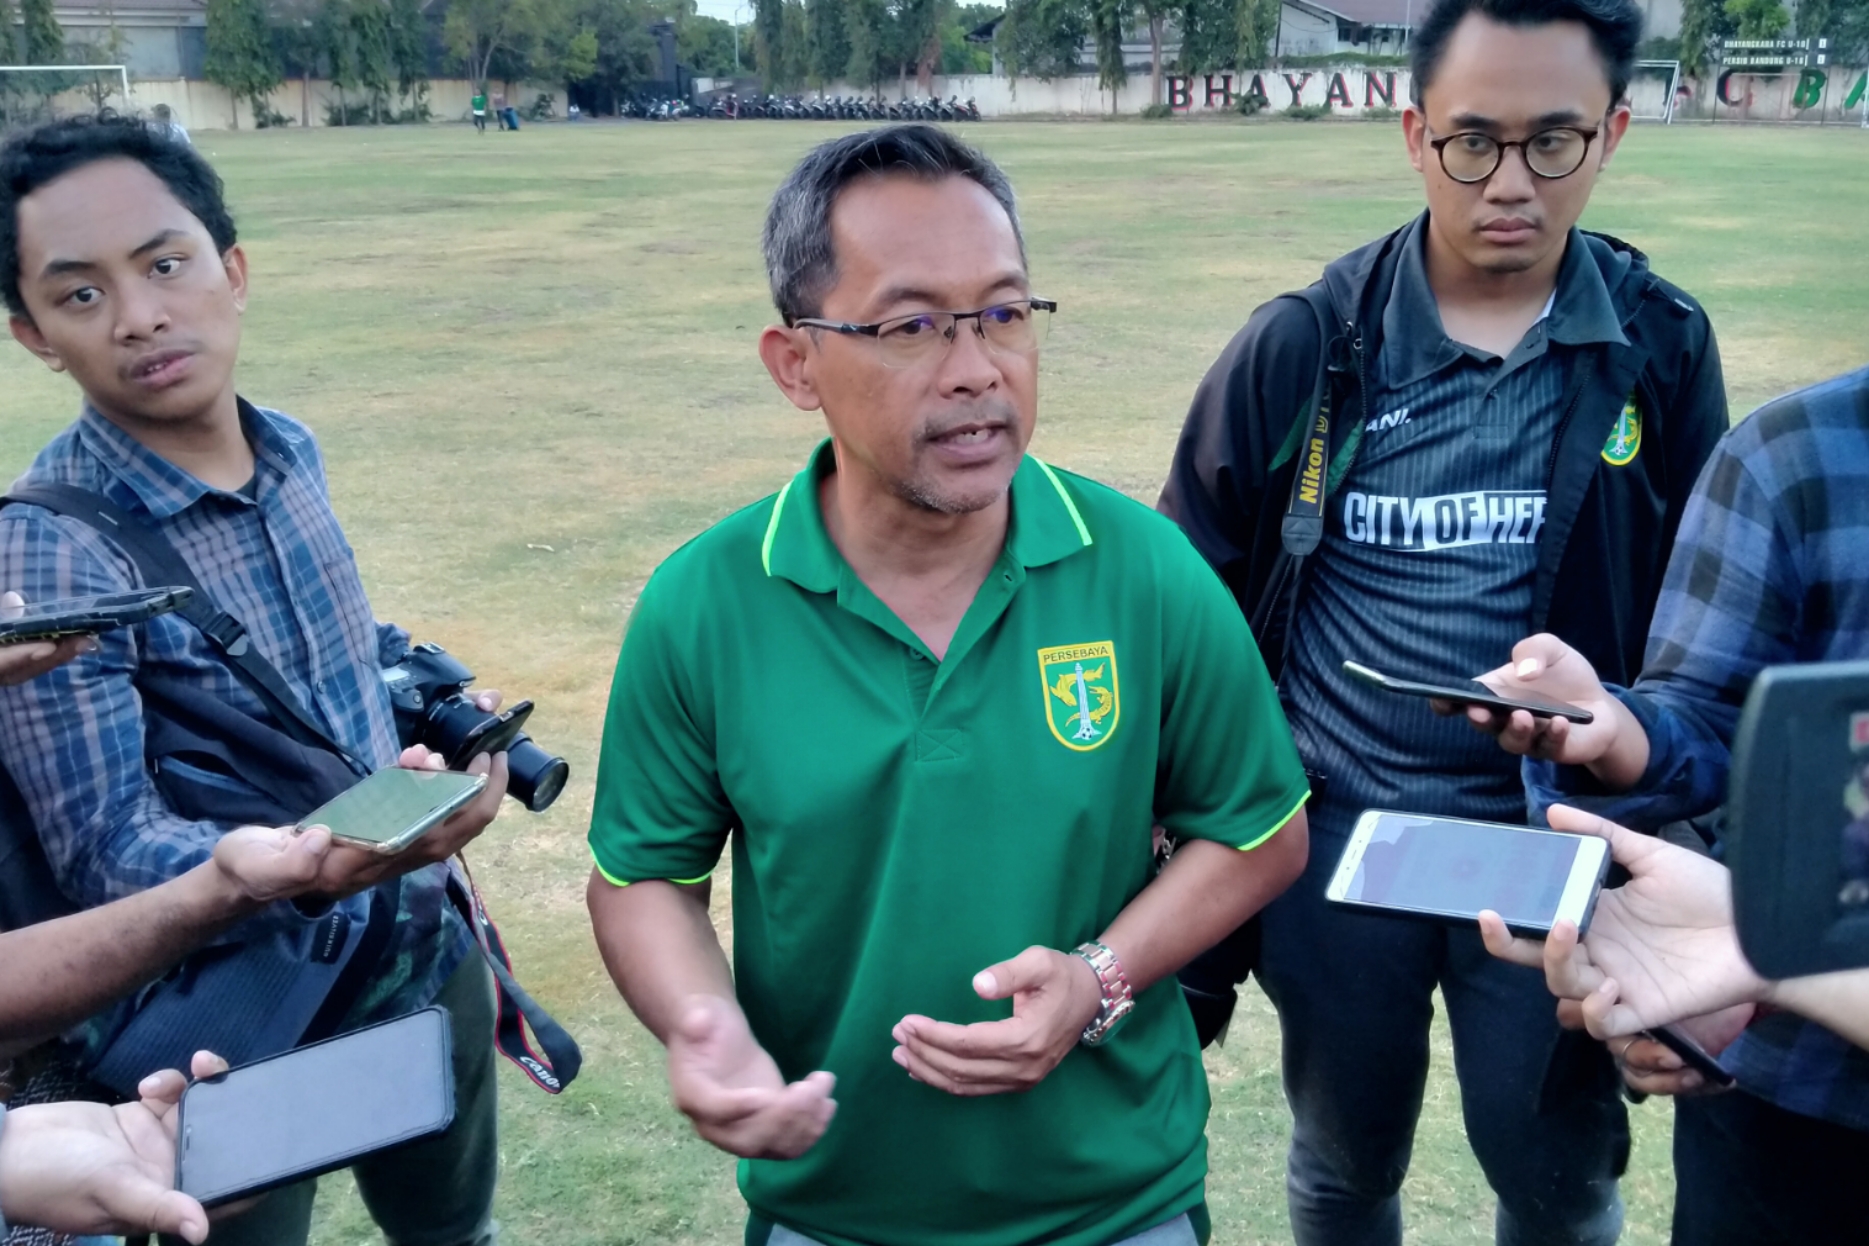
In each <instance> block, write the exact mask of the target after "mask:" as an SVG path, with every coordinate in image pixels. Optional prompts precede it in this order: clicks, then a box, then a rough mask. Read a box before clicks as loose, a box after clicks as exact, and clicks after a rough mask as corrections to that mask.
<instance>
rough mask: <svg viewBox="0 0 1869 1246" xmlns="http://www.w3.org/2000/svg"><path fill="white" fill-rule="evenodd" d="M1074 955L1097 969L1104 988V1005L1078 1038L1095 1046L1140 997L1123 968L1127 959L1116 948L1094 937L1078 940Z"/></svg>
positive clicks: (1098, 982) (1089, 1045)
mask: <svg viewBox="0 0 1869 1246" xmlns="http://www.w3.org/2000/svg"><path fill="white" fill-rule="evenodd" d="M1072 955H1074V956H1081V957H1083V958H1084V960H1085V961H1086V962H1087V963H1088V964H1089V965H1090V967H1091V968H1092V969H1093V970H1095V971H1096V974H1097V984H1098V985H1099V986H1100V987H1102V988H1103V1006H1102V1007H1100V1008H1098V1009H1097V1015H1096V1016H1095V1017H1094V1018H1093V1019H1092V1020H1091V1022H1090V1024H1089V1025H1087V1026H1085V1027H1084V1032H1083V1033H1082V1034H1081V1035H1079V1036H1078V1040H1077V1041H1078V1042H1080V1043H1082V1044H1084V1046H1086V1047H1095V1046H1097V1045H1098V1044H1099V1043H1101V1042H1103V1040H1104V1039H1106V1038H1108V1037H1109V1036H1110V1034H1111V1032H1112V1031H1113V1030H1115V1029H1116V1027H1117V1026H1118V1025H1119V1024H1120V1023H1121V1022H1122V1020H1123V1018H1124V1017H1126V1016H1128V1015H1129V1014H1130V1012H1131V1011H1132V1010H1133V1009H1134V1008H1135V1006H1136V1001H1135V999H1134V998H1133V996H1132V994H1131V992H1130V990H1129V975H1128V974H1126V973H1124V972H1123V962H1122V961H1120V960H1117V959H1116V953H1115V952H1112V951H1111V950H1110V949H1109V948H1107V947H1105V946H1103V944H1101V943H1098V942H1096V941H1095V940H1094V939H1093V940H1092V941H1091V942H1089V943H1080V944H1078V945H1077V947H1075V948H1074V949H1072Z"/></svg>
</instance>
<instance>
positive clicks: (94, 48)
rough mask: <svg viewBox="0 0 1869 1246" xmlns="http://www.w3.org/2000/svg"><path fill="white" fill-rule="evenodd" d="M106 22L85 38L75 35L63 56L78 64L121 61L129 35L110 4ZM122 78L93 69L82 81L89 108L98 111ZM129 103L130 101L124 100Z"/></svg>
mask: <svg viewBox="0 0 1869 1246" xmlns="http://www.w3.org/2000/svg"><path fill="white" fill-rule="evenodd" d="M104 17H105V21H106V25H105V27H104V29H103V30H102V32H100V33H97V34H94V35H92V36H91V37H90V38H88V39H75V40H73V41H72V43H71V46H69V47H67V48H66V49H65V58H66V59H67V60H70V61H73V62H75V63H76V64H79V65H121V64H123V61H124V53H125V52H127V51H128V50H129V46H130V37H129V36H128V35H126V34H125V33H124V32H123V27H121V26H119V25H117V12H116V10H115V9H113V8H106V9H105V10H104ZM122 81H123V80H122V79H121V78H119V77H118V76H117V75H116V74H114V73H113V74H105V73H94V74H92V75H91V76H90V77H89V78H86V79H84V80H83V82H82V86H83V89H84V93H85V95H86V96H88V97H89V98H90V101H91V111H92V112H98V113H101V112H103V111H104V106H105V105H106V104H108V103H109V102H110V97H111V96H113V95H115V94H117V92H118V91H119V90H120V89H121V85H122ZM124 104H125V106H128V104H129V101H128V100H125V101H124Z"/></svg>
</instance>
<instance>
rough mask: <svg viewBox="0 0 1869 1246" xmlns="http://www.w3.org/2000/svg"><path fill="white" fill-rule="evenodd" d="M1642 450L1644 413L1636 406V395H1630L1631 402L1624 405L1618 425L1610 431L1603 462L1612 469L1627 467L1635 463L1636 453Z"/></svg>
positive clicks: (1605, 444)
mask: <svg viewBox="0 0 1869 1246" xmlns="http://www.w3.org/2000/svg"><path fill="white" fill-rule="evenodd" d="M1641 448H1642V411H1641V409H1640V408H1639V407H1637V406H1636V405H1635V395H1634V394H1630V395H1629V401H1628V402H1625V403H1624V404H1623V405H1622V414H1621V415H1619V416H1617V417H1616V424H1615V426H1614V427H1613V428H1611V429H1610V430H1609V440H1608V441H1605V442H1604V443H1603V461H1604V462H1605V463H1608V464H1609V465H1610V466H1611V467H1627V466H1628V465H1629V464H1631V463H1633V462H1635V456H1636V452H1637V451H1639V450H1640V449H1641Z"/></svg>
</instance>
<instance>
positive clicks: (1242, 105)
mask: <svg viewBox="0 0 1869 1246" xmlns="http://www.w3.org/2000/svg"><path fill="white" fill-rule="evenodd" d="M1271 106H1272V101H1271V100H1269V99H1267V98H1266V97H1265V96H1263V95H1261V94H1259V92H1257V91H1249V92H1247V93H1246V94H1245V95H1242V96H1240V97H1239V98H1238V99H1236V100H1234V101H1233V107H1234V108H1235V109H1237V110H1238V111H1239V115H1240V116H1242V117H1250V116H1252V115H1253V114H1254V113H1259V112H1264V111H1265V110H1266V109H1267V108H1270V107H1271Z"/></svg>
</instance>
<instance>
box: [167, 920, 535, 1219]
mask: <svg viewBox="0 0 1869 1246" xmlns="http://www.w3.org/2000/svg"><path fill="white" fill-rule="evenodd" d="M435 1002H436V1003H437V1004H440V1005H441V1006H442V1007H444V1008H446V1009H447V1010H448V1012H449V1014H450V1017H451V1019H452V1021H453V1030H454V1123H453V1124H452V1125H450V1126H448V1129H447V1131H446V1132H445V1133H442V1134H439V1135H437V1136H436V1137H433V1138H429V1139H426V1140H424V1141H422V1142H417V1143H415V1144H413V1145H411V1146H406V1147H402V1148H399V1149H397V1150H394V1151H390V1152H386V1153H385V1154H382V1155H373V1156H371V1157H369V1158H368V1159H364V1160H359V1161H358V1162H357V1163H356V1164H354V1165H352V1167H351V1173H352V1175H353V1176H355V1177H356V1179H357V1189H358V1192H359V1193H361V1194H362V1195H363V1202H364V1206H365V1207H367V1208H369V1210H370V1218H371V1219H372V1220H374V1221H376V1223H377V1225H378V1227H380V1228H381V1229H382V1230H383V1236H384V1238H385V1239H386V1240H387V1242H388V1243H389V1246H493V1243H494V1241H495V1239H496V1237H497V1232H496V1230H495V1228H494V1225H493V1187H494V1185H495V1183H496V1182H497V1180H498V1178H499V1169H500V1151H499V1117H498V1112H497V1107H498V1101H497V1095H496V1087H497V1083H496V1082H495V1080H494V1054H493V1021H494V1012H493V973H492V971H491V970H489V969H488V968H487V962H486V961H485V959H483V958H482V957H481V955H480V954H479V953H478V952H475V953H474V954H473V955H471V956H469V957H468V959H467V960H466V961H464V962H463V963H462V965H461V967H460V968H459V969H458V970H456V971H455V973H454V976H453V977H451V978H449V979H448V982H447V984H446V985H445V986H443V987H442V988H441V993H440V994H439V995H437V996H436V997H435ZM317 1192H318V1182H317V1180H316V1179H313V1180H310V1181H301V1182H299V1183H298V1184H296V1185H289V1186H285V1187H283V1188H281V1189H278V1190H274V1191H273V1192H272V1193H271V1194H268V1195H266V1197H265V1198H264V1199H263V1200H262V1201H261V1202H260V1203H259V1205H258V1206H256V1207H254V1208H253V1210H251V1211H249V1212H246V1213H244V1214H242V1215H239V1216H236V1217H234V1218H233V1219H231V1220H225V1221H217V1222H216V1223H215V1225H214V1227H213V1230H212V1236H211V1238H210V1239H209V1240H211V1241H212V1242H213V1243H214V1246H305V1240H306V1238H307V1237H308V1236H309V1235H310V1233H311V1213H312V1199H313V1197H314V1196H315V1195H316V1194H317ZM161 1240H162V1246H186V1244H185V1243H184V1242H183V1241H182V1239H180V1238H172V1237H164V1238H162V1239H161Z"/></svg>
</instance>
